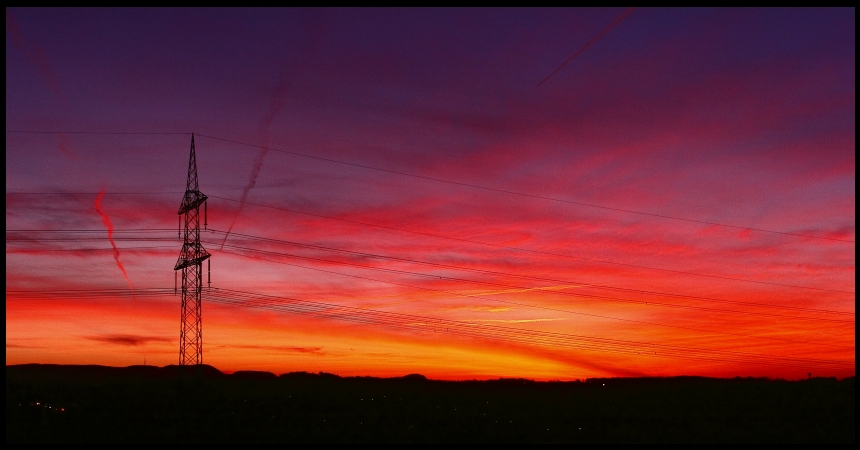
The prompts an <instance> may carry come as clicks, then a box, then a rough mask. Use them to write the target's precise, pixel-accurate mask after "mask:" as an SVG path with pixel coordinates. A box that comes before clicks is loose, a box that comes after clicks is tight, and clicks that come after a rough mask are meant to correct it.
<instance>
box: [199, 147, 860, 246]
mask: <svg viewBox="0 0 860 450" xmlns="http://www.w3.org/2000/svg"><path fill="white" fill-rule="evenodd" d="M197 136H200V137H205V138H209V139H214V140H218V141H223V142H229V143H232V144H238V145H245V146H249V147H255V148H261V149H267V150H271V151H273V152H279V153H285V154H288V155H294V156H300V157H303V158H311V159H316V160H319V161H326V162H331V163H336V164H343V165H346V166H351V167H359V168H362V169H368V170H376V171H380V172H385V173H391V174H395V175H402V176H406V177H412V178H418V179H422V180H428V181H436V182H439V183H446V184H451V185H455V186H463V187H469V188H473V189H482V190H485V191H492V192H498V193H502V194H510V195H517V196H521V197H528V198H534V199H540V200H548V201H553V202H560V203H567V204H571V205H577V206H586V207H589V208H597V209H603V210H607V211H616V212H623V213H629V214H639V215H643V216H649V217H657V218H661V219H670V220H679V221H683V222H690V223H698V224H702V225H712V226H721V227H727V228H734V229H738V230H750V231H758V232H761V233H772V234H780V235H785V236H796V237H803V238H808V239H824V240H828V241H836V242H846V243H854V241H853V240H847V239H838V238H829V237H823V236H813V235H809V234H802V233H791V232H786V231H775V230H767V229H763V228H754V227H747V226H740V225H730V224H726V223H721V222H709V221H705V220H696V219H687V218H683V217H677V216H669V215H666V214H654V213H648V212H643V211H634V210H631V209H623V208H614V207H610V206H602V205H595V204H592V203H583V202H576V201H572V200H565V199H560V198H554V197H547V196H543V195H535V194H528V193H524V192H517V191H510V190H506V189H498V188H491V187H487V186H481V185H477V184H471V183H463V182H459V181H452V180H445V179H442V178H435V177H428V176H425V175H418V174H414V173H408V172H400V171H397V170H391V169H383V168H380V167H373V166H368V165H364V164H356V163H351V162H346V161H340V160H337V159H332V158H324V157H321V156H314V155H308V154H305V153H299V152H293V151H289V150H282V149H277V148H272V147H266V146H262V145H257V144H250V143H247V142H241V141H236V140H232V139H225V138H219V137H215V136H209V135H206V134H198V135H197Z"/></svg>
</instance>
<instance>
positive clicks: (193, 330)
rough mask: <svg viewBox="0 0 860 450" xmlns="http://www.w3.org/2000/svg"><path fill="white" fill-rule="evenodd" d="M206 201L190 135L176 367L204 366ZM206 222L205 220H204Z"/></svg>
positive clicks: (178, 265)
mask: <svg viewBox="0 0 860 450" xmlns="http://www.w3.org/2000/svg"><path fill="white" fill-rule="evenodd" d="M206 199H207V197H206V196H205V195H203V193H201V192H200V190H198V188H197V156H196V155H195V152H194V135H193V134H192V135H191V158H190V159H189V160H188V180H187V181H186V183H185V196H184V197H183V198H182V205H181V206H180V207H179V216H180V218H183V217H184V219H185V220H184V223H185V224H184V227H183V228H182V231H184V233H183V236H182V237H183V244H182V251H181V252H180V253H179V259H178V260H177V261H176V266H175V267H174V268H173V270H182V315H181V317H180V323H179V365H186V364H203V322H202V320H201V312H202V309H201V305H200V296H201V294H202V293H203V261H204V260H206V259H209V253H208V252H207V251H206V250H205V249H204V248H203V246H202V245H200V205H203V211H204V214H205V212H206ZM204 223H205V217H204Z"/></svg>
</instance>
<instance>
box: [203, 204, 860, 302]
mask: <svg viewBox="0 0 860 450" xmlns="http://www.w3.org/2000/svg"><path fill="white" fill-rule="evenodd" d="M210 197H211V198H217V199H220V200H227V201H232V202H237V201H238V200H234V199H231V198H227V197H219V196H217V195H211V196H210ZM245 203H246V204H249V205H253V206H259V207H262V208H269V209H275V210H281V211H286V212H291V213H296V214H303V215H308V216H314V217H319V218H323V219H331V220H338V221H341V222H347V223H352V224H356V225H363V226H370V227H375V228H380V229H387V230H393V231H401V232H404V233H410V234H417V235H423V236H430V237H435V238H441V239H448V240H452V241H460V242H468V243H471V244H478V245H485V246H489V247H496V248H504V249H508V250H516V251H520V252H528V253H534V254H540V255H547V256H557V257H561V258H568V259H576V260H580V261H591V262H598V263H603V264H612V265H617V266H625V267H635V268H637V269H648V270H656V271H660V272H669V273H677V274H682V275H695V276H700V277H707V278H715V279H722V280H731V281H742V282H746V283H756V284H766V285H772V286H781V287H790V288H797V289H811V290H816V291H825V292H838V293H842V294H854V293H853V292H851V291H843V290H839V289H827V288H817V287H811V286H799V285H793V284H784V283H774V282H770V281H761V280H750V279H746V278H737V277H727V276H722V275H711V274H703V273H699V272H690V271H685V270H674V269H664V268H660V267H651V266H643V265H641V264H629V263H622V262H617V261H609V260H605V259H597V258H586V257H584V256H573V255H566V254H563V253H553V252H545V251H541V250H532V249H527V248H522V247H514V246H509V245H501V244H493V243H489V242H482V241H476V240H473V239H463V238H456V237H452V236H445V235H441V234H434V233H425V232H419V231H412V230H406V229H403V228H395V227H389V226H384V225H376V224H372V223H367V222H360V221H355V220H349V219H341V218H337V217H331V216H325V215H321V214H313V213H307V212H303V211H297V210H293V209H289V208H281V207H277V206H271V205H264V204H260V203H252V202H247V201H246V202H245Z"/></svg>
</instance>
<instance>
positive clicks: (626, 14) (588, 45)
mask: <svg viewBox="0 0 860 450" xmlns="http://www.w3.org/2000/svg"><path fill="white" fill-rule="evenodd" d="M634 9H636V8H627V10H626V11H624V12H623V13H621V15H620V16H618V17H616V18H615V20H613V21H612V23H610V24H609V26H608V27H606V28H604V29H603V31H601V32H600V33H597V36H594V38H593V39H591V40H590V41H588V43H587V44H585V46H584V47H582V48H581V49H579V51H578V52H576V53H574V54H573V55H571V56H570V58H567V60H565V61H564V62H563V63H561V65H560V66H558V67H557V68H556V69H555V70H553V71H552V73H551V74H549V75H547V76H546V78H544V79H543V80H541V82H540V83H538V85H537V86H535V89H537V88H539V87H540V85H542V84H544V82H546V80H549V79H550V77H552V76H553V75H555V74H556V72H558V71H559V70H561V68H562V67H564V66H565V65H566V64H567V63H569V62H571V61H573V59H574V58H576V57H577V56H579V55H580V54H582V52H584V51H585V49H587V48H588V47H591V44H593V43H595V42H597V40H598V39H600V38H601V37H603V35H604V34H606V32H608V31H609V30H611V29H612V27H614V26H615V25H618V23H619V22H621V21H622V20H624V18H625V17H627V16H628V15H630V13H631V12H633V10H634Z"/></svg>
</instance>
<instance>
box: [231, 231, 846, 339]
mask: <svg viewBox="0 0 860 450" xmlns="http://www.w3.org/2000/svg"><path fill="white" fill-rule="evenodd" d="M226 246H227V247H233V246H231V245H229V244H228V245H226ZM220 252H221V253H227V254H231V255H236V256H242V257H245V258H252V259H257V260H260V261H268V262H273V263H276V264H283V265H287V266H292V267H300V268H303V269H308V270H315V271H319V272H324V273H330V274H335V275H342V276H347V277H352V278H358V279H363V280H369V281H376V282H380V283H386V284H392V285H397V286H404V287H409V288H413V289H419V290H424V291H431V292H439V293H444V294H448V295H453V296H455V297H466V298H477V299H483V300H489V301H493V302H498V303H505V304H510V305H517V306H523V307H527V308H533V309H540V310H547V311H554V312H561V313H568V314H575V315H581V316H589V317H597V318H602V319H610V320H618V321H623V322H632V323H638V324H643V325H653V326H661V327H667V328H675V329H681V330H688V331H699V332H704V333H713V334H720V335H726V336H736V337H746V338H756V339H765V340H771V341H782V342H791V343H796V344H809V345H823V346H827V347H838V348H854V347H853V346H845V345H838V344H827V343H821V342H809V341H798V340H794V339H785V338H775V337H770V336H758V335H754V334H742V333H729V332H724V331H715V330H705V329H701V328H692V327H683V326H678V325H668V324H662V323H654V322H646V321H641V320H633V319H623V318H619V317H612V316H605V315H600V314H590V313H583V312H578V311H571V310H567V309H559V308H550V307H546V306H537V305H532V304H527V303H520V302H513V301H509V300H501V299H497V298H491V297H486V296H482V295H477V294H462V293H458V292H455V291H447V290H443V289H433V288H427V287H423V286H415V285H410V284H405V283H398V282H394V281H386V280H380V279H376V278H370V277H364V276H359V275H352V274H346V273H342V272H336V271H333V270H326V269H319V268H316V267H308V266H303V265H301V264H291V263H286V262H283V261H276V260H273V259H266V258H261V257H257V256H249V255H246V254H242V253H238V252H231V251H229V250H220ZM434 278H436V277H434ZM481 284H485V283H481ZM523 290H525V288H524V289H523ZM530 290H531V291H532V292H535V291H536V292H543V291H542V290H541V288H530ZM550 292H551V291H550Z"/></svg>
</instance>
